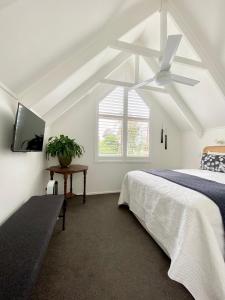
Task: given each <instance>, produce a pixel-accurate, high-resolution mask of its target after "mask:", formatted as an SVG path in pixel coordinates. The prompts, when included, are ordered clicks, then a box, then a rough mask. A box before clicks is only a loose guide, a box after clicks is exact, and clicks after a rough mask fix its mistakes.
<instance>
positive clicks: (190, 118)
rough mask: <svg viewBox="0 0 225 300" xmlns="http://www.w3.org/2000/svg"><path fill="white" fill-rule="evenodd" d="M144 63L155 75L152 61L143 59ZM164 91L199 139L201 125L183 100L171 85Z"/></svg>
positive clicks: (155, 67) (156, 65) (154, 64)
mask: <svg viewBox="0 0 225 300" xmlns="http://www.w3.org/2000/svg"><path fill="white" fill-rule="evenodd" d="M145 61H146V63H147V65H148V66H149V67H150V69H151V70H153V72H155V73H157V72H158V71H159V66H158V64H157V63H156V62H155V61H154V60H153V59H147V58H145ZM165 89H166V91H167V92H168V94H169V95H170V96H171V98H172V99H173V101H174V102H175V103H176V105H177V107H178V108H179V110H180V112H181V113H182V115H183V116H184V118H185V120H186V121H187V123H188V124H189V126H190V127H191V128H192V129H193V131H194V132H195V133H196V134H197V135H198V136H199V137H201V136H202V134H203V128H202V126H201V124H200V123H199V122H198V120H197V119H196V117H195V115H194V114H193V112H192V111H191V110H190V108H189V107H188V106H187V105H186V103H185V101H184V99H183V98H182V96H181V95H180V94H179V93H178V91H177V90H176V88H175V87H174V85H173V84H169V85H166V86H165Z"/></svg>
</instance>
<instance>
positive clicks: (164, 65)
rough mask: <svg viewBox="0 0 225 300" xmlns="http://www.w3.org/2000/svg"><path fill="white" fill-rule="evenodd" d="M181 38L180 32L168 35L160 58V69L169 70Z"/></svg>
mask: <svg viewBox="0 0 225 300" xmlns="http://www.w3.org/2000/svg"><path fill="white" fill-rule="evenodd" d="M181 38H182V35H181V34H176V35H169V36H168V39H167V43H166V47H165V50H164V53H163V57H162V60H161V66H160V71H169V69H170V66H171V64H172V62H173V59H174V56H175V55H176V52H177V48H178V46H179V44H180V41H181Z"/></svg>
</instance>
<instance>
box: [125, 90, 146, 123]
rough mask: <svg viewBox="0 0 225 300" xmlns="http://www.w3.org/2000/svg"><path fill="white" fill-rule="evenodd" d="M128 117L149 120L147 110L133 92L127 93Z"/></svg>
mask: <svg viewBox="0 0 225 300" xmlns="http://www.w3.org/2000/svg"><path fill="white" fill-rule="evenodd" d="M128 117H135V118H144V119H149V108H148V106H147V105H146V104H145V102H144V101H143V100H142V99H141V97H140V96H139V95H138V94H137V92H136V91H135V90H131V91H129V93H128Z"/></svg>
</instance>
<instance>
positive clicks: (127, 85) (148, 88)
mask: <svg viewBox="0 0 225 300" xmlns="http://www.w3.org/2000/svg"><path fill="white" fill-rule="evenodd" d="M101 83H105V84H110V85H115V86H122V87H125V88H130V89H132V87H133V85H134V83H131V82H125V81H119V80H112V79H103V80H101ZM139 89H140V90H144V91H151V92H158V93H163V94H165V93H167V91H166V90H165V89H162V88H158V87H151V86H142V87H140V88H139Z"/></svg>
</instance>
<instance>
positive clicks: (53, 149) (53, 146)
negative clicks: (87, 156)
mask: <svg viewBox="0 0 225 300" xmlns="http://www.w3.org/2000/svg"><path fill="white" fill-rule="evenodd" d="M83 153H84V147H83V146H81V145H79V144H78V143H77V142H76V141H75V139H71V138H69V137H68V136H65V135H63V134H61V135H60V136H59V137H57V136H54V137H53V136H52V137H50V138H49V139H48V143H47V146H46V156H47V159H49V156H51V157H56V156H57V157H58V160H59V164H60V166H61V167H62V168H66V167H68V166H69V165H70V164H71V161H72V158H73V157H76V156H78V157H80V156H81V155H83Z"/></svg>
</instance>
